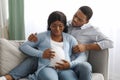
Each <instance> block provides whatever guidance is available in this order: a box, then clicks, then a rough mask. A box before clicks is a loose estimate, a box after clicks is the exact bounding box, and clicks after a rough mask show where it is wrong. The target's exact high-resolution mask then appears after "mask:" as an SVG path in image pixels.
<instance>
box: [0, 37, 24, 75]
mask: <svg viewBox="0 0 120 80" xmlns="http://www.w3.org/2000/svg"><path fill="white" fill-rule="evenodd" d="M19 45H20V42H19V43H18V42H17V41H10V40H6V39H1V38H0V75H4V74H6V73H8V72H9V71H10V70H11V69H13V68H14V67H15V66H17V65H18V64H19V63H20V62H21V61H22V60H23V59H24V58H25V57H26V56H25V55H24V54H23V53H22V52H21V51H20V50H19Z"/></svg>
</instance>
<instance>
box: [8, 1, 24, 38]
mask: <svg viewBox="0 0 120 80" xmlns="http://www.w3.org/2000/svg"><path fill="white" fill-rule="evenodd" d="M8 1H9V2H8V4H9V27H8V29H9V39H10V40H24V39H25V30H24V0H8Z"/></svg>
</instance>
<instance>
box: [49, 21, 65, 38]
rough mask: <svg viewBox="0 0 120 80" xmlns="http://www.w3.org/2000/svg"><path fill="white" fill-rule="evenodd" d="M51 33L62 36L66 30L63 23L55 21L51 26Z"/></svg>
mask: <svg viewBox="0 0 120 80" xmlns="http://www.w3.org/2000/svg"><path fill="white" fill-rule="evenodd" d="M50 29H51V33H52V35H54V36H61V35H62V32H63V30H64V24H63V23H62V22H61V21H55V22H53V23H51V25H50Z"/></svg>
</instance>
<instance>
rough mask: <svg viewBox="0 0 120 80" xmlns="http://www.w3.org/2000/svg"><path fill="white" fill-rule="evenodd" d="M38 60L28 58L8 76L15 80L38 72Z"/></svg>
mask: <svg viewBox="0 0 120 80" xmlns="http://www.w3.org/2000/svg"><path fill="white" fill-rule="evenodd" d="M37 66H38V58H35V57H28V58H27V59H25V60H24V61H23V62H22V63H21V64H19V65H18V66H17V67H15V68H14V69H13V70H11V71H10V72H9V73H8V74H9V75H11V76H12V77H13V78H14V79H15V80H16V79H19V78H23V77H27V76H28V75H29V74H32V73H34V72H35V71H36V70H37Z"/></svg>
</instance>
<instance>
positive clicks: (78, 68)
mask: <svg viewBox="0 0 120 80" xmlns="http://www.w3.org/2000/svg"><path fill="white" fill-rule="evenodd" d="M92 14H93V12H92V9H91V8H90V7H88V6H82V7H80V8H79V9H78V11H77V12H76V13H75V15H74V16H73V19H72V21H70V22H68V24H67V19H66V16H65V14H64V13H62V12H60V11H54V12H52V13H51V14H50V15H49V17H48V21H47V22H48V28H47V31H46V32H42V33H39V34H37V35H35V34H31V35H30V36H29V40H28V41H26V42H25V43H23V44H22V45H21V46H20V50H21V51H22V52H24V53H25V54H27V55H29V56H30V57H28V58H27V59H26V60H25V61H23V63H21V64H20V65H19V66H17V67H16V68H14V69H13V70H12V71H10V72H9V73H8V74H7V75H5V76H2V77H0V80H14V79H15V80H16V79H20V78H23V77H27V78H28V79H29V80H91V77H92V76H91V73H92V66H91V65H90V63H88V62H87V57H88V54H89V53H88V51H89V50H102V49H106V48H112V41H111V40H109V39H108V38H106V36H104V35H103V34H102V33H100V32H99V31H97V30H96V29H95V28H94V27H93V26H92V25H90V24H89V23H88V22H89V19H90V18H91V17H92ZM68 33H69V34H68ZM36 48H37V49H36Z"/></svg>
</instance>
